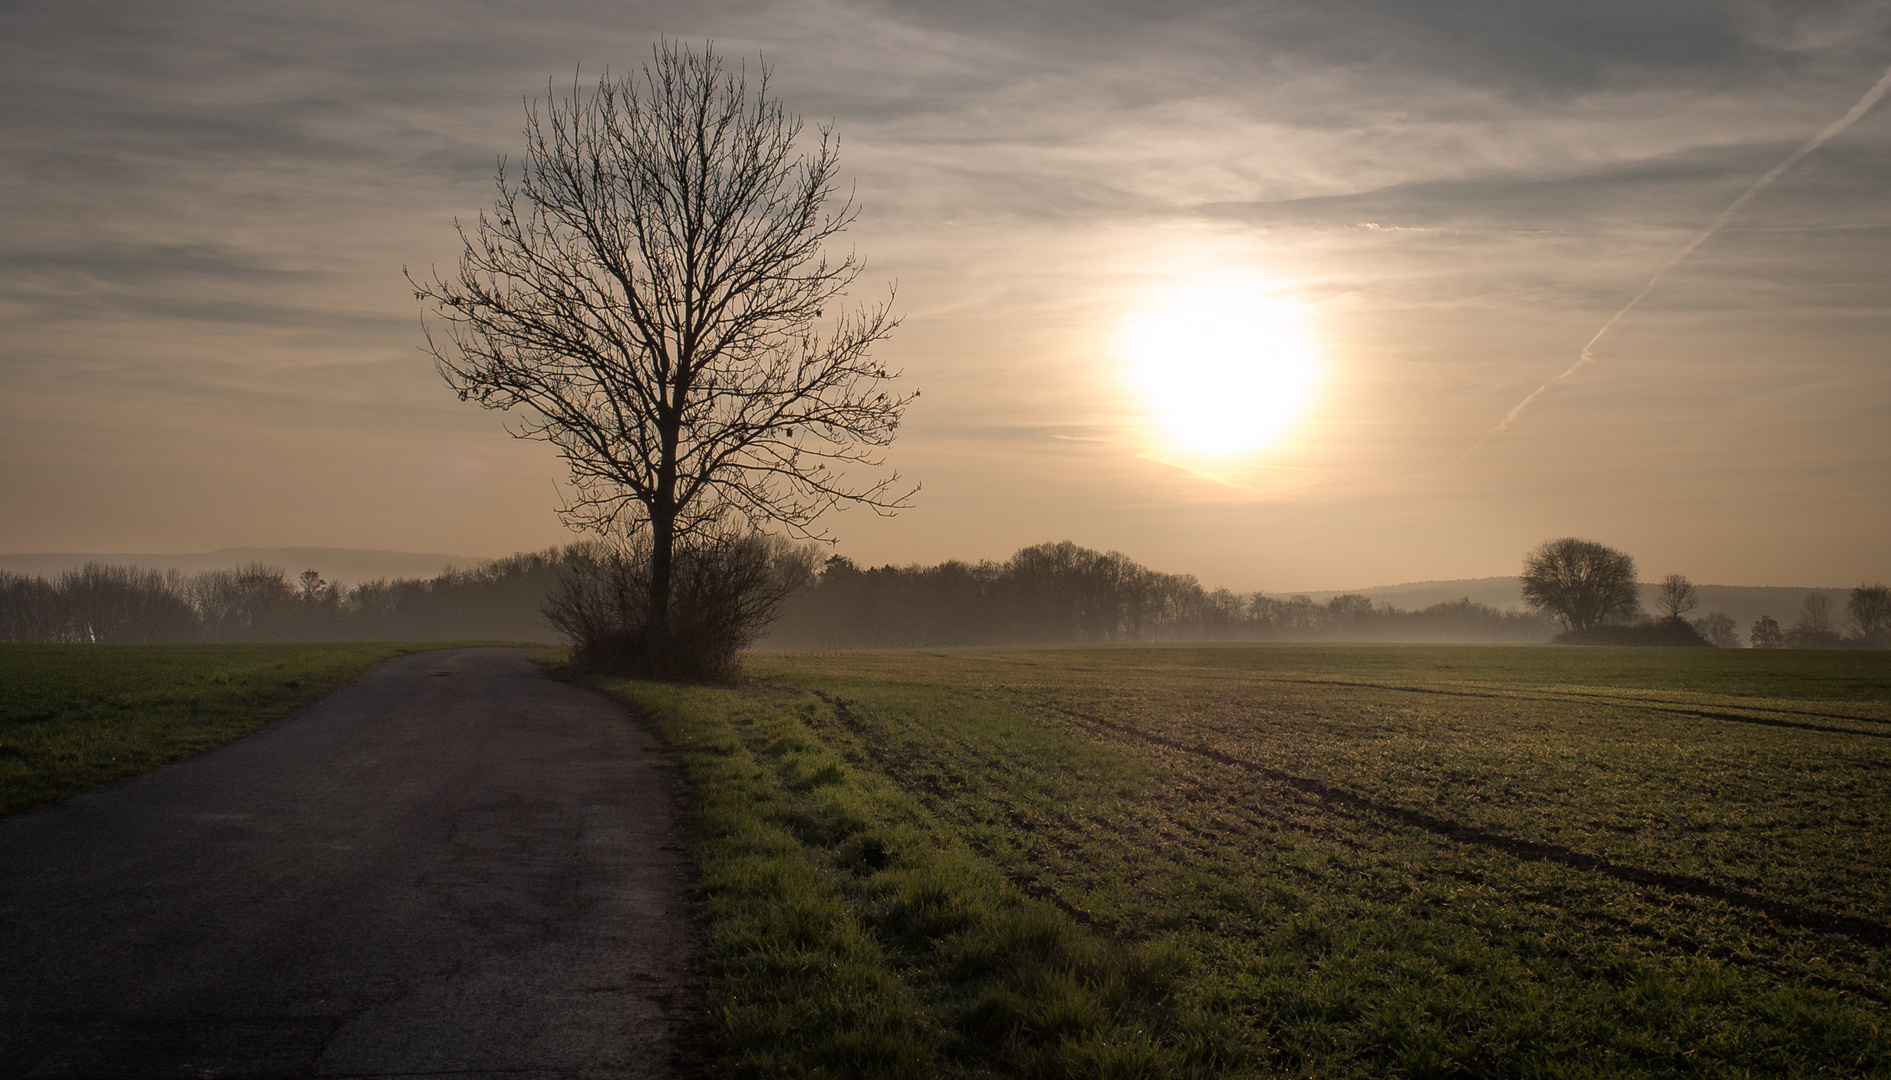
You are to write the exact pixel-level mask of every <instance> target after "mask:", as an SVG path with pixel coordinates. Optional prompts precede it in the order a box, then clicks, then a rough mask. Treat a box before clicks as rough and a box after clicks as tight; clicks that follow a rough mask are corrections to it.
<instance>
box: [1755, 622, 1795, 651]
mask: <svg viewBox="0 0 1891 1080" xmlns="http://www.w3.org/2000/svg"><path fill="white" fill-rule="evenodd" d="M1747 640H1748V641H1751V642H1752V643H1753V647H1754V648H1756V649H1783V648H1785V647H1786V631H1784V630H1781V629H1780V627H1779V620H1777V619H1775V618H1773V617H1772V616H1771V615H1762V616H1760V617H1759V618H1758V619H1755V620H1754V621H1753V627H1752V629H1751V630H1750V631H1749V632H1748V633H1747Z"/></svg>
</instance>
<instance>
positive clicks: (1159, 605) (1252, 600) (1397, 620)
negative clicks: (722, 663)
mask: <svg viewBox="0 0 1891 1080" xmlns="http://www.w3.org/2000/svg"><path fill="white" fill-rule="evenodd" d="M1553 630H1554V626H1553V624H1552V623H1551V622H1550V620H1549V619H1547V618H1544V617H1542V616H1540V615H1535V614H1528V613H1520V612H1508V611H1500V610H1498V609H1496V608H1492V607H1489V606H1487V605H1484V604H1476V603H1472V602H1471V601H1470V600H1468V599H1467V600H1458V601H1453V602H1451V603H1443V604H1434V605H1432V606H1431V607H1428V608H1425V609H1423V610H1418V611H1409V610H1403V609H1400V608H1397V607H1390V606H1382V605H1375V604H1374V603H1373V602H1372V600H1371V599H1370V598H1369V597H1366V596H1361V595H1356V594H1355V595H1345V596H1336V597H1334V598H1332V599H1331V600H1328V601H1326V602H1325V603H1316V602H1315V601H1314V600H1312V599H1310V598H1309V597H1307V596H1304V595H1300V596H1289V597H1286V598H1281V597H1275V596H1268V595H1265V594H1262V593H1251V594H1245V595H1243V594H1237V593H1234V592H1231V591H1229V590H1227V589H1213V590H1210V589H1205V588H1203V587H1202V585H1201V584H1200V583H1199V582H1197V581H1196V580H1195V578H1194V577H1192V576H1189V575H1186V574H1165V573H1162V572H1160V571H1156V570H1151V569H1149V568H1147V567H1145V566H1142V565H1140V564H1138V563H1136V562H1135V561H1133V560H1131V559H1130V558H1128V557H1127V556H1124V555H1121V554H1119V553H1117V552H1100V551H1094V550H1091V549H1089V548H1084V547H1079V546H1077V545H1076V544H1073V543H1070V542H1069V541H1064V542H1061V543H1052V544H1039V545H1036V546H1034V547H1027V548H1024V549H1022V550H1020V551H1018V552H1017V553H1016V554H1014V555H1012V556H1011V558H1009V559H1007V560H1005V561H1004V562H992V561H983V562H977V563H967V562H960V561H956V560H953V561H947V562H942V563H939V564H937V565H933V566H918V565H913V566H880V567H874V568H871V569H863V568H861V567H859V566H857V565H855V564H854V562H853V561H852V560H850V559H847V558H845V557H844V556H839V555H836V556H833V557H831V558H829V559H828V560H827V562H826V564H825V565H824V566H823V567H822V568H821V570H820V571H819V573H818V574H816V575H815V577H814V579H813V580H812V581H810V582H809V583H808V584H807V585H806V586H804V587H803V588H802V589H800V590H799V591H798V592H796V593H794V594H793V595H791V596H789V597H788V598H787V600H786V602H785V603H784V604H783V606H782V609H781V614H780V617H779V618H778V619H777V621H776V622H775V623H774V624H773V626H771V627H770V629H769V631H768V633H767V636H766V637H764V638H763V639H762V640H761V641H760V642H759V647H761V648H771V649H860V648H922V647H937V646H958V645H1025V644H1063V643H1071V644H1076V643H1109V642H1160V641H1465V642H1538V641H1544V640H1547V639H1548V638H1549V636H1550V634H1551V633H1552V632H1553Z"/></svg>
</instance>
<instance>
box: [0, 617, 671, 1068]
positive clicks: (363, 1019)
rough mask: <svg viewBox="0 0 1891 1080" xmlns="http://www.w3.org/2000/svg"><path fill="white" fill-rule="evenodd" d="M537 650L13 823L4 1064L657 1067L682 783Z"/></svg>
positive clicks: (666, 998)
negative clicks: (537, 658) (538, 658)
mask: <svg viewBox="0 0 1891 1080" xmlns="http://www.w3.org/2000/svg"><path fill="white" fill-rule="evenodd" d="M527 655H528V653H527V650H523V649H465V650H458V651H453V652H439V653H428V654H423V655H419V656H411V657H406V658H403V659H399V660H393V661H390V662H388V663H386V664H383V665H381V666H380V667H378V668H375V669H374V670H373V671H371V672H369V673H368V674H367V675H365V676H363V677H362V678H361V679H359V680H358V681H356V682H355V683H353V684H351V685H349V686H347V687H345V688H343V689H342V690H339V691H337V692H336V693H335V694H333V695H331V696H329V697H328V698H326V699H324V700H322V701H320V702H318V703H316V704H315V705H312V706H310V707H308V708H306V709H304V710H303V711H301V712H299V713H297V714H296V715H294V716H292V717H290V718H288V719H286V720H282V721H279V722H277V723H274V724H271V725H269V726H268V727H265V728H263V729H262V730H261V731H258V732H256V733H255V734H253V735H250V736H248V737H246V738H244V739H241V740H238V741H237V742H234V743H231V744H229V745H227V746H224V747H222V748H220V749H217V750H213V751H211V752H210V753H207V754H203V755H201V756H199V757H196V758H192V759H190V760H188V761H183V762H179V763H177V764H174V765H170V766H166V767H165V768H162V769H159V770H157V771H156V772H152V773H148V774H146V775H144V776H141V777H138V778H136V779H133V780H129V781H126V782H124V783H122V784H118V785H115V786H113V787H111V788H107V789H105V790H103V791H98V792H93V793H91V794H88V795H81V796H79V797H77V798H73V799H70V800H68V801H66V802H64V803H60V804H58V805H55V806H51V807H47V808H45V809H43V810H39V811H36V812H33V813H28V814H24V815H21V816H19V817H15V818H13V819H10V820H7V821H4V822H0V1075H4V1076H20V1077H302V1076H316V1077H323V1076H337V1077H339V1076H348V1077H395V1076H441V1075H448V1076H455V1077H485V1076H493V1077H499V1076H503V1077H507V1078H509V1080H516V1078H533V1077H547V1078H549V1077H600V1078H601V1077H660V1076H667V1075H669V1074H670V1073H671V1071H672V1055H673V1053H674V1050H675V1038H676V1035H675V1029H676V1027H677V1025H678V1023H679V1022H680V1021H681V1019H682V1014H683V1012H684V1011H685V1009H686V1002H685V1001H683V1000H682V997H681V994H682V992H683V990H684V988H685V986H686V981H687V967H688V960H689V955H688V930H689V918H688V913H687V911H686V909H685V906H684V866H683V857H682V853H681V851H680V850H679V849H678V847H677V846H676V841H675V839H674V837H673V827H674V822H673V820H672V816H673V812H672V804H673V799H674V796H675V783H674V781H673V779H672V778H671V776H670V774H669V773H668V772H667V771H666V770H665V769H663V768H662V767H661V765H660V761H661V758H660V756H659V754H658V751H657V748H656V746H655V745H654V743H653V742H652V740H651V739H650V738H649V737H648V736H646V735H645V734H643V732H641V731H640V730H638V728H637V727H636V726H635V725H634V724H633V723H632V722H631V720H630V718H629V717H628V715H627V714H626V713H625V712H624V710H623V709H621V708H619V707H618V706H616V705H614V704H612V703H611V702H609V701H606V700H605V699H603V698H601V697H599V696H597V695H595V694H592V693H589V692H586V691H584V690H580V689H577V688H575V687H571V686H567V685H564V684H562V683H559V682H556V681H553V680H551V679H548V678H546V677H544V676H543V675H541V674H540V673H539V672H538V671H537V670H536V669H535V668H534V666H533V665H532V664H531V663H530V661H528V660H527V659H526V657H527Z"/></svg>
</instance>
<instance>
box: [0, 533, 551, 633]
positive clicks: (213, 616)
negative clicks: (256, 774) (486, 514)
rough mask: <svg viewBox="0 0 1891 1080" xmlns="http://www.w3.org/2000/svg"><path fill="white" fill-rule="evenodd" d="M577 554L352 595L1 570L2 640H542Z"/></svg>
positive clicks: (254, 572) (381, 585)
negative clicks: (549, 602) (551, 599)
mask: <svg viewBox="0 0 1891 1080" xmlns="http://www.w3.org/2000/svg"><path fill="white" fill-rule="evenodd" d="M582 554H583V552H582V551H581V550H580V549H579V548H577V547H573V548H566V549H563V550H560V549H558V548H550V549H547V550H545V551H540V552H534V553H530V554H520V555H513V556H511V557H509V558H505V559H499V560H496V561H494V562H492V563H488V564H486V565H484V566H481V567H478V568H476V569H470V570H459V569H453V568H448V569H447V570H446V571H445V572H444V573H441V574H440V575H438V576H436V577H433V578H430V579H424V580H423V579H413V578H398V579H395V580H393V581H389V580H387V579H385V578H380V579H376V580H373V581H367V582H363V583H361V584H358V585H354V586H352V587H343V586H339V585H336V584H333V583H331V582H328V581H326V580H324V579H323V578H322V575H321V573H320V572H319V571H316V570H313V569H311V570H305V571H303V572H302V573H301V574H299V575H298V576H296V577H294V578H290V577H289V576H288V575H287V573H286V572H285V571H283V570H282V569H280V568H278V567H273V566H263V565H260V564H255V563H251V564H249V565H247V566H239V567H235V568H233V569H230V570H210V571H206V572H204V573H200V574H189V575H185V574H179V573H177V572H175V571H172V572H168V573H166V572H160V571H157V570H147V569H142V568H139V567H132V566H113V565H108V564H104V563H87V564H86V565H85V566H82V567H79V568H78V569H75V570H68V571H66V572H64V573H62V574H60V575H58V576H57V577H55V578H52V579H47V578H44V577H25V576H22V575H19V574H14V573H8V572H6V571H0V641H22V642H24V641H37V642H181V641H443V640H453V639H480V640H520V641H545V640H549V639H551V638H552V637H553V636H554V634H553V633H552V630H551V628H550V626H549V625H548V624H547V623H546V621H545V617H544V614H543V608H544V607H545V600H546V597H547V596H548V595H549V594H550V593H551V591H552V589H553V588H554V587H555V586H556V585H557V584H558V582H559V580H560V579H561V578H562V577H563V576H564V574H565V573H566V569H567V567H568V566H569V565H570V563H571V562H572V560H573V559H574V558H575V557H578V556H580V555H582Z"/></svg>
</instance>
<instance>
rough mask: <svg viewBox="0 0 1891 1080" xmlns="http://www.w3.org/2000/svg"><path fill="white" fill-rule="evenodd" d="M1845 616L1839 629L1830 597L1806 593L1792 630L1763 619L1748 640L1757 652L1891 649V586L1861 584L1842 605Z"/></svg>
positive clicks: (1775, 621)
mask: <svg viewBox="0 0 1891 1080" xmlns="http://www.w3.org/2000/svg"><path fill="white" fill-rule="evenodd" d="M1845 613H1846V616H1847V618H1846V621H1845V623H1844V624H1843V625H1841V624H1840V623H1839V622H1838V620H1837V619H1836V618H1835V617H1834V616H1833V614H1832V599H1831V597H1829V596H1827V595H1825V594H1824V593H1807V594H1806V599H1805V602H1804V603H1802V604H1800V605H1799V618H1798V620H1797V621H1795V622H1794V623H1793V624H1792V625H1791V626H1788V627H1782V626H1781V625H1780V624H1779V621H1778V620H1777V619H1775V618H1773V617H1772V616H1771V615H1762V616H1760V617H1759V618H1758V619H1756V620H1754V622H1753V626H1752V627H1751V628H1749V630H1748V640H1749V641H1751V642H1752V644H1753V647H1754V648H1756V649H1884V648H1891V586H1886V585H1866V584H1864V583H1862V582H1860V583H1859V586H1858V587H1857V588H1856V589H1853V590H1852V594H1851V596H1850V597H1849V598H1847V600H1846V602H1845Z"/></svg>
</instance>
